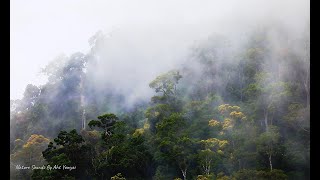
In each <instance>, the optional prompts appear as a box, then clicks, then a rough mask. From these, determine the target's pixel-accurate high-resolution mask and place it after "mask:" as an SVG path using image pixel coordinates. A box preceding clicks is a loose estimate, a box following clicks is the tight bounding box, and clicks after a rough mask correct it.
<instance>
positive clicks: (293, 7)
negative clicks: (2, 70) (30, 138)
mask: <svg viewBox="0 0 320 180" xmlns="http://www.w3.org/2000/svg"><path fill="white" fill-rule="evenodd" d="M10 2H11V5H10V6H11V9H10V32H11V33H10V99H18V98H22V94H23V92H24V89H25V87H26V85H27V84H35V85H39V84H41V83H44V82H45V78H44V77H41V76H39V71H40V69H41V68H42V67H44V66H45V65H46V64H47V63H48V62H49V61H51V60H53V59H54V58H55V57H56V56H58V55H59V54H61V53H65V54H66V55H70V54H71V53H74V52H77V51H81V52H85V51H87V50H88V49H89V45H88V39H89V38H90V37H91V36H92V35H94V33H95V32H97V31H98V30H103V31H105V32H111V31H113V30H117V29H121V30H124V29H125V31H126V32H130V28H134V29H144V28H145V29H152V27H168V28H167V29H166V31H168V29H169V30H170V31H172V37H157V38H155V39H156V41H157V40H159V43H161V42H160V41H161V39H162V38H170V39H171V41H170V40H168V41H162V43H171V42H174V38H177V39H176V41H181V44H182V46H181V48H186V47H187V46H188V45H189V44H190V45H191V44H192V42H193V41H197V40H200V39H201V38H205V37H207V36H208V35H210V33H213V32H214V31H222V29H221V27H219V25H221V24H224V23H231V24H233V23H238V25H239V27H240V26H241V25H242V26H247V25H250V23H255V22H256V23H259V20H262V19H268V18H270V19H272V18H274V19H281V20H282V21H283V22H286V23H288V24H290V25H292V27H293V29H295V26H298V25H299V23H300V22H303V21H304V19H305V18H306V17H307V16H308V15H309V4H310V3H309V1H306V0H283V1H276V0H241V1H239V0H226V1H222V0H206V1H205V0H199V1H196V0H193V1H191V0H176V1H173V0H161V1H152V0H136V1H133V0H126V1H123V0H54V1H52V0H50V1H49V0H28V1H26V0H12V1H10ZM244 19H245V20H246V21H244ZM242 20H243V21H242ZM232 22H233V23H232ZM242 22H247V24H245V23H242ZM300 24H301V23H300ZM225 27H226V26H224V28H225ZM229 27H237V26H234V24H233V25H231V26H229ZM224 30H229V31H235V30H236V29H234V28H233V29H224ZM150 33H151V34H149V37H152V32H150ZM155 34H156V33H155ZM155 44H156V43H155ZM155 48H156V47H155ZM148 51H150V52H149V53H153V52H154V53H155V54H157V52H156V49H152V48H148ZM177 52H184V51H183V50H179V49H177ZM158 53H159V52H158Z"/></svg>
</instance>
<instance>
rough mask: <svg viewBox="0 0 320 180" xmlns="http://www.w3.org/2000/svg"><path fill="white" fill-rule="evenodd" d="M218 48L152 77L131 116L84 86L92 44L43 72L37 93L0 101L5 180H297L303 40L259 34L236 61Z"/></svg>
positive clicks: (112, 98) (304, 88)
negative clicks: (2, 104) (5, 130)
mask: <svg viewBox="0 0 320 180" xmlns="http://www.w3.org/2000/svg"><path fill="white" fill-rule="evenodd" d="M280 35H282V34H280ZM101 36H102V35H101ZM95 38H98V39H99V37H95ZM283 38H285V36H284V37H283ZM222 39H224V38H222V37H219V38H213V39H209V40H208V42H205V43H204V44H202V45H200V46H199V47H197V48H195V49H194V50H193V53H192V56H191V57H190V58H189V59H187V60H186V61H185V64H183V65H181V67H177V68H176V69H175V70H171V71H168V72H167V73H163V74H161V75H159V76H158V77H155V79H154V80H153V81H151V82H150V84H149V87H150V88H152V89H153V90H154V92H155V94H154V96H153V97H151V98H150V99H149V100H148V101H144V100H140V101H139V102H136V103H135V104H134V105H132V106H131V107H128V106H126V105H125V104H124V103H123V102H124V98H125V97H126V96H125V94H121V93H120V92H119V93H117V92H114V91H113V90H112V87H109V86H107V87H105V89H103V88H102V89H103V91H101V90H97V89H95V86H94V85H93V84H92V82H91V81H90V78H92V77H91V76H90V72H94V68H93V67H94V66H93V64H95V63H97V61H96V56H95V53H98V50H99V48H98V47H99V46H100V45H101V43H102V42H103V41H104V39H103V37H100V39H99V41H96V42H100V44H92V46H93V48H92V52H90V53H88V54H87V55H84V54H81V53H77V54H74V55H73V56H71V57H69V58H67V57H62V58H60V60H61V61H54V63H52V64H50V65H48V67H47V68H45V69H44V71H45V72H46V73H47V75H48V77H49V81H48V83H47V84H45V85H43V86H41V87H37V86H34V85H28V86H27V87H26V90H25V94H24V98H23V99H22V100H16V101H11V144H10V145H11V149H10V150H11V174H12V175H11V176H12V178H18V179H23V178H25V179H28V177H32V179H155V180H167V179H184V180H185V179H198V180H200V179H201V180H204V179H217V180H223V179H230V180H231V179H239V180H240V179H261V180H262V179H279V180H280V179H281V180H282V179H309V178H310V175H309V173H310V165H309V164H310V139H309V138H310V90H309V89H310V77H309V76H310V72H309V71H310V69H309V68H310V67H309V65H310V59H309V58H310V57H309V46H308V43H309V41H308V38H305V39H299V40H297V42H296V41H295V40H292V39H285V40H281V41H280V40H279V42H278V44H281V46H280V48H279V47H278V46H276V47H275V46H274V43H272V42H271V40H270V38H269V36H268V33H266V32H265V31H262V32H260V31H259V32H255V33H254V34H253V35H252V36H250V38H248V40H247V41H246V43H245V45H244V46H243V47H242V48H240V50H239V49H238V50H237V51H234V50H233V49H232V48H229V47H228V46H227V45H226V44H225V42H226V41H227V40H226V41H224V40H222ZM285 42H289V43H285ZM299 42H304V43H299ZM293 44H294V45H295V46H294V47H293ZM297 49H298V50H297ZM63 59H64V61H62V60H63ZM84 69H85V70H84ZM106 78H108V77H106ZM110 78H112V77H110ZM97 116H98V117H97ZM96 117H97V120H91V121H88V122H87V121H86V119H95V118H96ZM83 124H84V125H83ZM78 132H79V133H78ZM29 138H30V139H29ZM28 139H29V140H28ZM49 141H51V142H50V143H49ZM41 152H42V153H41ZM18 164H21V165H25V166H28V165H32V164H35V165H38V166H41V165H45V166H46V167H47V166H48V165H50V166H51V167H54V166H55V165H56V166H69V167H76V169H74V170H59V169H53V170H46V169H44V170H33V171H19V170H15V167H16V165H18Z"/></svg>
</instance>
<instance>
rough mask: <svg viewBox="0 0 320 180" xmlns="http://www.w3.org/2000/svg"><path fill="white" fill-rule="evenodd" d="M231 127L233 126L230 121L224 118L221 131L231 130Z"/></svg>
mask: <svg viewBox="0 0 320 180" xmlns="http://www.w3.org/2000/svg"><path fill="white" fill-rule="evenodd" d="M232 127H233V124H232V121H231V119H229V118H226V119H225V120H224V123H223V125H222V128H223V130H226V129H228V128H232Z"/></svg>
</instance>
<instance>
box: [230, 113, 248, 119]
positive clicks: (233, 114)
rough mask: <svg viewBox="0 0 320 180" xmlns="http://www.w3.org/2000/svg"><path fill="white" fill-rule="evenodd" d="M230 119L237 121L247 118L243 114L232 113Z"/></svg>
mask: <svg viewBox="0 0 320 180" xmlns="http://www.w3.org/2000/svg"><path fill="white" fill-rule="evenodd" d="M230 117H232V118H235V119H242V118H243V117H245V115H244V114H243V113H242V112H237V111H232V112H231V113H230Z"/></svg>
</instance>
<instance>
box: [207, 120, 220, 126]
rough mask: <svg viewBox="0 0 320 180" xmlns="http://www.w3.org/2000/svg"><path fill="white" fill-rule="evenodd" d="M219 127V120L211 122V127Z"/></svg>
mask: <svg viewBox="0 0 320 180" xmlns="http://www.w3.org/2000/svg"><path fill="white" fill-rule="evenodd" d="M219 125H220V122H219V121H217V120H214V119H212V120H210V121H209V126H212V127H216V126H219Z"/></svg>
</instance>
